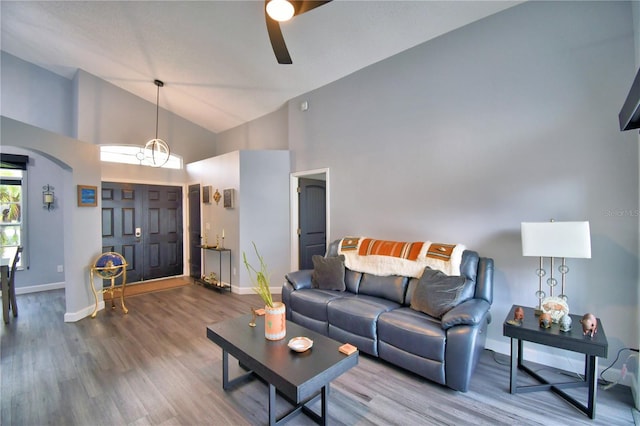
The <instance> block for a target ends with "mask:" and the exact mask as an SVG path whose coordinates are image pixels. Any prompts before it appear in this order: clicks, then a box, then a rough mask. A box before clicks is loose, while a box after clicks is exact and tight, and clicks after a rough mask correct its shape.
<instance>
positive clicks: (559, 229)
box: [521, 219, 591, 314]
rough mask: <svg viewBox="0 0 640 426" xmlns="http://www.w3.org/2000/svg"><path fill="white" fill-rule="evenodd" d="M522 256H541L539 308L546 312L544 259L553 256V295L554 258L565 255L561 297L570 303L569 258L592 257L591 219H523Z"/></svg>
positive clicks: (549, 281) (552, 280)
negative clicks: (581, 220) (543, 303)
mask: <svg viewBox="0 0 640 426" xmlns="http://www.w3.org/2000/svg"><path fill="white" fill-rule="evenodd" d="M521 232H522V255H523V256H535V257H539V258H540V267H539V268H538V269H537V270H536V274H537V275H538V291H536V297H537V298H538V309H537V311H536V314H539V313H540V312H541V311H542V299H544V298H545V297H547V295H546V293H545V292H544V291H543V290H542V277H544V276H545V275H546V274H547V272H546V271H545V270H544V260H543V259H544V258H545V257H548V258H549V259H550V267H549V272H550V273H549V278H547V285H548V286H549V296H550V297H553V289H554V287H556V286H557V284H558V281H557V280H556V279H555V278H554V277H553V263H554V258H561V259H562V264H561V265H560V266H559V267H558V271H559V272H560V274H561V275H562V286H561V289H560V294H559V296H558V297H559V298H560V299H562V300H564V301H565V302H567V300H568V297H567V295H566V293H565V281H566V275H567V273H568V272H569V268H568V267H567V265H566V258H587V259H590V258H591V233H590V232H589V222H555V221H554V220H553V219H552V220H551V221H549V222H522V224H521Z"/></svg>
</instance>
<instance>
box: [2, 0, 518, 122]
mask: <svg viewBox="0 0 640 426" xmlns="http://www.w3.org/2000/svg"><path fill="white" fill-rule="evenodd" d="M518 3H521V1H511V2H509V1H398V0H394V1H366V0H356V1H347V0H334V1H332V2H330V3H328V4H326V5H323V6H322V7H319V8H317V9H314V10H312V11H309V12H307V13H305V14H303V15H300V16H297V17H294V19H292V20H291V21H289V22H287V23H283V24H281V27H282V32H283V35H284V39H285V41H286V43H287V46H288V49H289V53H290V54H291V57H292V59H293V64H292V65H279V64H278V63H277V62H276V59H275V56H274V53H273V50H272V48H271V45H270V43H269V38H268V35H267V29H266V25H265V17H264V2H263V1H240V0H236V1H81V2H76V1H43V2H39V1H6V0H3V1H2V2H1V3H0V7H1V24H2V25H1V34H0V36H1V47H2V50H3V51H5V52H7V53H10V54H12V55H14V56H16V57H18V58H21V59H23V60H26V61H28V62H31V63H34V64H36V65H39V66H41V67H43V68H45V69H48V70H50V71H53V72H55V73H57V74H59V75H62V76H64V77H67V78H72V77H73V75H74V73H75V72H76V70H77V69H82V70H85V71H87V72H89V73H91V74H93V75H95V76H97V77H99V78H101V79H103V80H105V81H108V82H110V83H112V84H114V85H115V86H118V87H120V88H122V89H124V90H126V91H128V92H131V93H133V94H135V95H137V96H139V97H141V98H143V99H146V100H148V101H149V102H151V103H153V104H155V102H156V90H157V88H156V86H155V85H154V83H153V81H154V79H160V80H162V81H164V83H165V86H164V87H163V88H162V89H161V91H160V106H161V107H162V108H165V109H167V110H170V111H172V112H173V113H175V114H177V115H179V116H181V117H183V118H185V119H187V120H190V121H192V122H194V123H196V124H198V125H200V126H202V127H204V128H206V129H209V130H211V131H213V132H216V133H218V132H221V131H224V130H227V129H230V128H233V127H236V126H238V125H241V124H243V123H246V122H248V121H251V120H253V119H256V118H258V117H261V116H263V115H265V114H268V113H270V112H272V111H274V110H276V109H278V108H280V107H281V106H282V105H284V104H285V103H286V102H287V101H288V100H289V99H291V98H293V97H296V96H298V95H300V94H303V93H306V92H308V91H311V90H314V89H316V88H318V87H321V86H323V85H326V84H328V83H330V82H332V81H335V80H337V79H339V78H341V77H344V76H346V75H349V74H351V73H354V72H356V71H358V70H359V69H362V68H364V67H366V66H368V65H371V64H373V63H375V62H378V61H381V60H383V59H385V58H388V57H390V56H393V55H395V54H397V53H399V52H402V51H404V50H406V49H409V48H411V47H413V46H416V45H418V44H421V43H423V42H425V41H428V40H430V39H432V38H434V37H437V36H439V35H442V34H444V33H446V32H449V31H452V30H454V29H456V28H459V27H461V26H464V25H467V24H469V23H471V22H474V21H476V20H479V19H482V18H484V17H486V16H489V15H491V14H494V13H497V12H500V11H501V10H504V9H506V8H509V7H512V6H514V5H516V4H518ZM391 77H392V76H390V78H391Z"/></svg>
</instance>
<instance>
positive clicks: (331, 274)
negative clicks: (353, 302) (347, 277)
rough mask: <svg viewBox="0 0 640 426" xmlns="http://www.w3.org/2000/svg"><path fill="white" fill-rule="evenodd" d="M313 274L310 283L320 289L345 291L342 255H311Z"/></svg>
mask: <svg viewBox="0 0 640 426" xmlns="http://www.w3.org/2000/svg"><path fill="white" fill-rule="evenodd" d="M311 261H312V262H313V276H312V277H311V283H312V284H313V287H314V288H319V289H321V290H337V291H345V289H346V288H347V286H346V284H345V283H344V256H343V255H340V256H331V257H323V256H320V255H318V254H316V255H313V256H312V257H311Z"/></svg>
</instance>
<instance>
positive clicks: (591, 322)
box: [580, 313, 598, 337]
mask: <svg viewBox="0 0 640 426" xmlns="http://www.w3.org/2000/svg"><path fill="white" fill-rule="evenodd" d="M580 324H582V334H583V335H584V336H586V335H587V334H588V335H589V336H591V337H593V335H594V334H596V333H597V332H598V320H597V319H596V316H595V315H593V314H589V313H586V314H584V316H583V317H582V319H581V320H580Z"/></svg>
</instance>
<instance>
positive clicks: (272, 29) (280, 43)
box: [264, 12, 293, 64]
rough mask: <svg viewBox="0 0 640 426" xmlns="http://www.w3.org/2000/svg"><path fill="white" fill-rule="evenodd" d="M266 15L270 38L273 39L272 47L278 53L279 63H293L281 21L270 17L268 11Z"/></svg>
mask: <svg viewBox="0 0 640 426" xmlns="http://www.w3.org/2000/svg"><path fill="white" fill-rule="evenodd" d="M264 15H265V17H266V19H267V32H268V33H269V40H271V47H272V48H273V53H274V54H275V55H276V59H277V60H278V63H279V64H292V63H293V61H292V60H291V56H290V55H289V50H288V49H287V44H286V43H285V42H284V37H283V36H282V30H281V29H280V23H279V22H278V21H276V20H274V19H271V17H269V15H267V13H266V12H265V14H264Z"/></svg>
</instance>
